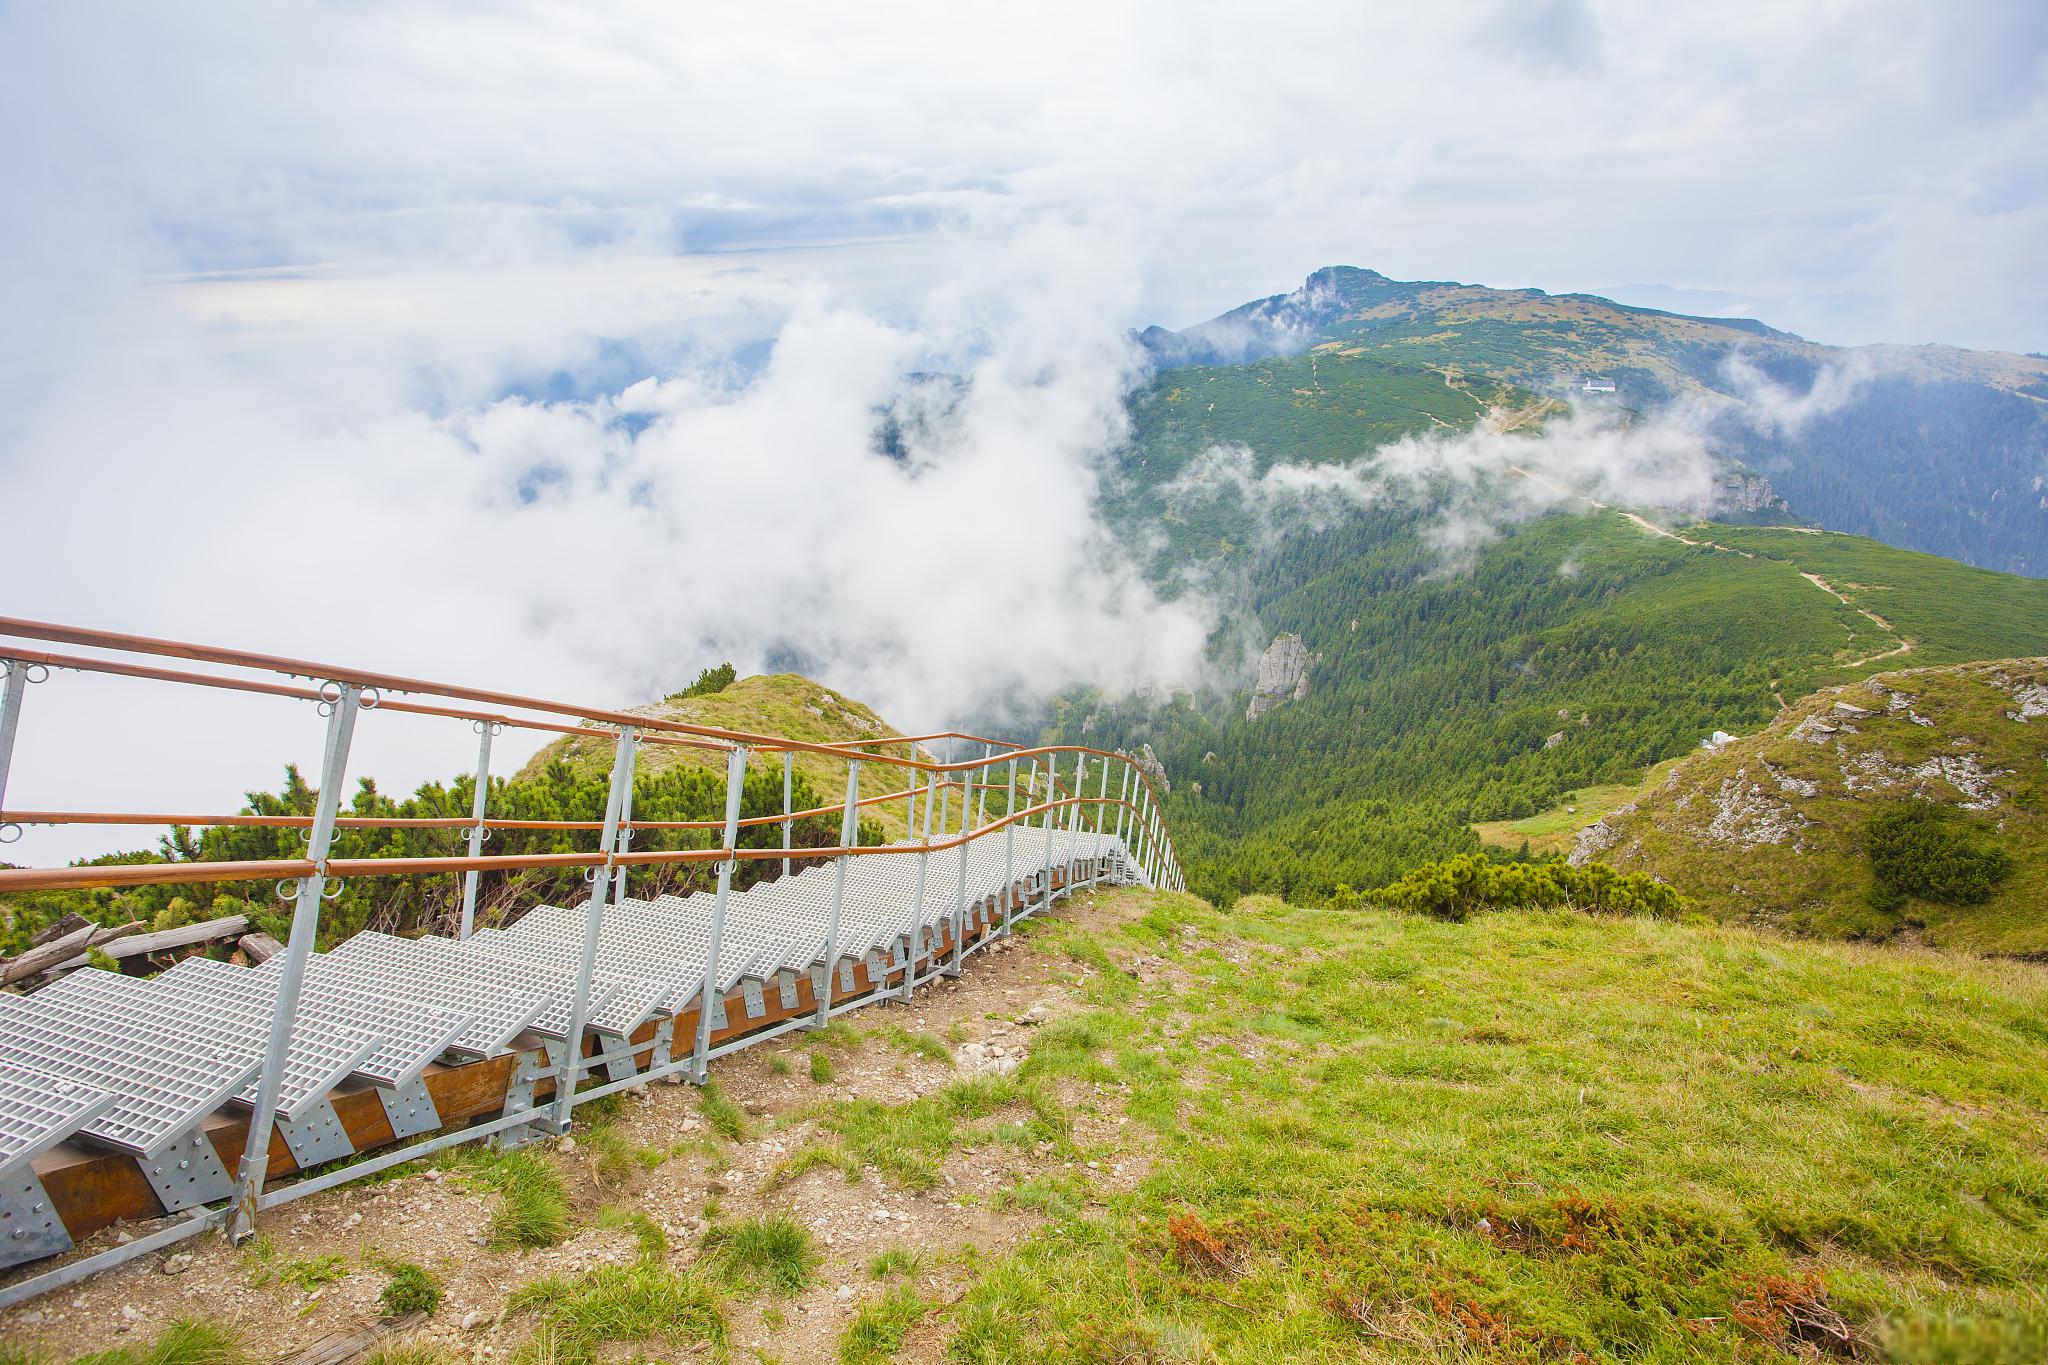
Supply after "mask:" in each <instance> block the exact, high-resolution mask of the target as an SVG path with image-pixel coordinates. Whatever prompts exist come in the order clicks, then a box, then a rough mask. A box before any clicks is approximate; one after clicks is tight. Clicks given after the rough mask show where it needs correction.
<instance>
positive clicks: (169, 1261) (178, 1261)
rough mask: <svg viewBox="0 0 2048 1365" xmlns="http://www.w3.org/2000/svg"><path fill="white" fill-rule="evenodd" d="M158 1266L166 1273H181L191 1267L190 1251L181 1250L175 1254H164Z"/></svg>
mask: <svg viewBox="0 0 2048 1365" xmlns="http://www.w3.org/2000/svg"><path fill="white" fill-rule="evenodd" d="M160 1268H161V1269H162V1271H163V1272H164V1274H166V1275H182V1274H184V1273H185V1272H186V1271H188V1270H190V1269H191V1268H192V1253H191V1252H189V1251H181V1252H179V1253H178V1254H177V1255H175V1256H166V1257H164V1263H163V1265H162V1266H161V1267H160Z"/></svg>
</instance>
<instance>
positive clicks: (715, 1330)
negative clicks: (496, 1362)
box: [505, 1257, 726, 1365]
mask: <svg viewBox="0 0 2048 1365" xmlns="http://www.w3.org/2000/svg"><path fill="white" fill-rule="evenodd" d="M505 1311H506V1312H507V1313H508V1314H520V1315H525V1316H530V1317H533V1318H535V1319H537V1322H536V1324H535V1327H534V1332H533V1335H532V1336H531V1337H530V1338H528V1340H527V1341H526V1343H525V1344H524V1345H523V1346H521V1347H520V1349H519V1352H518V1354H517V1355H516V1356H515V1357H514V1360H515V1361H516V1362H517V1365H592V1362H594V1361H596V1360H598V1359H599V1358H600V1356H601V1355H602V1356H603V1357H604V1358H610V1357H612V1356H613V1355H614V1354H616V1353H615V1352H613V1351H608V1350H606V1349H605V1348H607V1347H612V1346H617V1345H625V1344H637V1343H643V1342H659V1343H661V1344H663V1345H666V1346H670V1347H684V1346H690V1345H695V1344H698V1343H708V1344H710V1345H711V1346H714V1347H717V1348H719V1349H720V1350H721V1351H722V1350H723V1348H724V1346H725V1341H726V1328H725V1315H724V1313H723V1311H722V1309H721V1306H720V1300H719V1295H718V1291H717V1289H716V1288H715V1287H714V1286H712V1285H711V1284H709V1283H707V1282H706V1281H704V1280H703V1279H701V1278H699V1277H698V1276H696V1275H694V1274H691V1273H688V1272H676V1271H672V1270H669V1269H668V1268H667V1267H665V1266H664V1265H663V1264H662V1263H661V1261H660V1260H659V1259H658V1258H655V1257H644V1258H642V1259H641V1260H640V1261H638V1262H637V1263H635V1264H633V1265H630V1266H600V1267H599V1268H598V1269H596V1270H592V1271H588V1272H586V1273H585V1274H582V1275H574V1276H568V1275H550V1276H547V1277H545V1278H543V1279H539V1280H534V1281H531V1282H529V1283H527V1284H524V1285H522V1286H520V1287H519V1288H518V1289H516V1290H514V1291H513V1292H512V1296H511V1298H510V1299H509V1300H508V1301H507V1302H506V1305H505Z"/></svg>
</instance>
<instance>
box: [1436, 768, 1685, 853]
mask: <svg viewBox="0 0 2048 1365" xmlns="http://www.w3.org/2000/svg"><path fill="white" fill-rule="evenodd" d="M1674 761H1675V760H1674ZM1670 767H1671V764H1670V763H1659V764H1658V765H1657V766H1656V767H1655V768H1653V769H1651V770H1650V776H1649V778H1648V779H1646V782H1645V784H1638V783H1634V782H1607V783H1602V784H1600V785H1597V786H1592V787H1582V788H1580V789H1579V790H1578V791H1573V792H1566V793H1565V794H1564V799H1563V800H1562V801H1560V802H1559V803H1558V804H1557V805H1555V806H1552V807H1551V808H1550V809H1549V810H1546V811H1538V812H1537V813H1536V814H1534V815H1531V816H1527V817H1525V818H1523V819H1520V820H1481V821H1478V822H1476V823H1475V824H1474V825H1473V826H1472V832H1473V833H1474V834H1476V835H1478V836H1479V842H1480V843H1482V844H1489V845H1491V846H1492V847H1494V848H1511V849H1515V848H1520V847H1522V846H1523V845H1524V844H1527V845H1528V846H1529V852H1531V853H1534V854H1539V855H1540V854H1545V853H1569V852H1570V851H1571V848H1572V845H1573V844H1574V843H1576V842H1577V840H1578V836H1579V831H1580V830H1582V829H1584V828H1586V826H1588V825H1591V824H1594V823H1596V822H1597V821H1598V820H1600V818H1601V817H1602V816H1605V815H1606V814H1607V813H1608V812H1610V811H1614V810H1619V809H1620V808H1621V807H1623V806H1625V805H1627V804H1628V803H1629V802H1631V801H1633V800H1635V798H1636V797H1637V795H1639V794H1640V793H1641V791H1642V787H1643V785H1646V784H1647V783H1654V782H1655V781H1657V779H1658V777H1659V776H1660V775H1661V774H1662V773H1664V772H1665V771H1667V770H1669V768H1670Z"/></svg>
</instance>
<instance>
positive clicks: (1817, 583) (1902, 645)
mask: <svg viewBox="0 0 2048 1365" xmlns="http://www.w3.org/2000/svg"><path fill="white" fill-rule="evenodd" d="M1799 576H1800V577H1801V578H1803V579H1805V580H1806V581H1807V582H1809V583H1811V584H1813V586H1814V587H1816V588H1819V589H1820V590H1821V591H1822V592H1824V593H1826V594H1827V595H1828V596H1830V597H1832V598H1834V599H1835V600H1836V601H1837V602H1840V603H1841V604H1842V605H1843V606H1845V607H1847V608H1848V609H1849V610H1851V611H1853V612H1855V613H1856V614H1857V615H1858V616H1861V617H1863V618H1864V619H1865V620H1867V621H1869V622H1870V623H1871V624H1872V625H1874V626H1876V627H1877V628H1878V629H1879V630H1881V631H1883V632H1884V633H1885V634H1887V635H1889V636H1891V637H1892V638H1893V639H1896V640H1898V642H1899V643H1898V645H1897V646H1896V647H1895V648H1892V649H1887V650H1885V651H1884V652H1883V653H1881V654H1866V655H1864V656H1863V657H1862V658H1860V659H1853V660H1851V661H1850V662H1848V663H1846V664H1844V665H1842V667H1844V668H1861V667H1863V666H1864V665H1865V664H1874V663H1876V662H1877V661H1878V660H1880V659H1896V658H1897V657H1898V656H1899V655H1901V654H1910V653H1912V651H1913V642H1912V641H1911V640H1908V639H1905V638H1903V637H1901V636H1900V635H1899V632H1898V631H1897V630H1896V629H1894V628H1893V626H1892V623H1891V622H1889V621H1887V620H1885V619H1884V618H1883V617H1882V616H1879V615H1878V614H1877V613H1876V612H1874V611H1872V610H1871V609H1870V608H1868V607H1859V606H1857V605H1856V604H1855V603H1854V602H1852V601H1850V600H1849V599H1848V598H1847V597H1844V596H1843V595H1842V594H1841V592H1840V591H1839V590H1837V589H1836V587H1835V585H1834V584H1832V583H1830V582H1828V581H1827V580H1826V579H1825V578H1822V577H1821V576H1820V575H1819V574H1817V573H1807V572H1805V571H1804V570H1802V571H1801V572H1800V574H1799Z"/></svg>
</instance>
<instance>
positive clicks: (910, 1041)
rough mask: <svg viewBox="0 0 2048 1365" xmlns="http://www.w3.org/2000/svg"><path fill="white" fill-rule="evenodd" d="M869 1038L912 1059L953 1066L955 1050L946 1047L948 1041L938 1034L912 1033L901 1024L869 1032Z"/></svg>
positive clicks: (883, 1026) (885, 1025)
mask: <svg viewBox="0 0 2048 1365" xmlns="http://www.w3.org/2000/svg"><path fill="white" fill-rule="evenodd" d="M868 1036H869V1037H872V1038H879V1039H881V1040H882V1041H883V1042H885V1043H887V1044H888V1045H889V1046H891V1047H893V1048H895V1049H896V1050H897V1051H898V1052H902V1053H906V1054H908V1055H910V1056H912V1057H922V1058H924V1059H925V1060H926V1061H929V1062H944V1063H946V1064H947V1065H949V1066H950V1065H952V1062H953V1049H952V1048H950V1047H947V1046H946V1040H945V1039H943V1038H941V1037H939V1036H938V1035H937V1034H936V1033H925V1032H922V1031H920V1032H917V1033H912V1032H911V1031H910V1030H909V1029H907V1028H905V1027H903V1025H901V1024H884V1025H882V1026H881V1027H879V1028H876V1029H872V1030H870V1031H869V1035H868Z"/></svg>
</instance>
